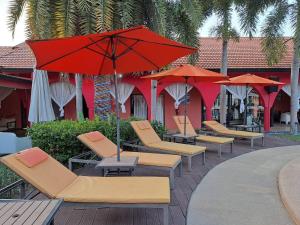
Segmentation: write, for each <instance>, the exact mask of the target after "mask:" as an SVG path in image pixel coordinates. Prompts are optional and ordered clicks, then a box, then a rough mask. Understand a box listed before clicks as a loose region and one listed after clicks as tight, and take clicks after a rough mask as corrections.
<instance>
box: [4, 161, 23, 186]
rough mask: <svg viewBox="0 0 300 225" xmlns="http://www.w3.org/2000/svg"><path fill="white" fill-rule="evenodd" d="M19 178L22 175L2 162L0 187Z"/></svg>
mask: <svg viewBox="0 0 300 225" xmlns="http://www.w3.org/2000/svg"><path fill="white" fill-rule="evenodd" d="M19 179H20V177H18V176H17V175H16V174H15V173H14V172H12V171H11V170H10V169H8V168H7V167H6V166H4V165H2V164H0V189H1V188H4V187H6V186H7V185H9V184H12V183H14V182H16V181H17V180H19Z"/></svg>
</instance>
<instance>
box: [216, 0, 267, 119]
mask: <svg viewBox="0 0 300 225" xmlns="http://www.w3.org/2000/svg"><path fill="white" fill-rule="evenodd" d="M270 2H272V1H271V0H213V4H212V8H213V12H214V13H215V14H216V15H217V17H218V20H219V21H218V24H217V25H216V26H215V27H213V28H212V29H211V33H212V34H213V35H214V36H216V37H218V38H219V39H221V40H222V58H221V70H220V72H221V73H223V74H224V75H227V70H228V42H229V40H233V41H239V33H238V32H237V30H235V29H234V28H233V26H232V14H233V12H234V9H235V10H236V11H237V13H238V15H239V18H240V23H241V30H242V31H243V32H244V33H245V34H247V35H249V37H250V38H251V37H252V35H253V33H255V32H256V28H257V22H258V17H259V14H260V13H262V12H263V11H264V10H265V9H267V7H268V6H269V4H270ZM220 122H221V123H223V124H224V123H226V88H225V86H224V85H222V86H221V92H220Z"/></svg>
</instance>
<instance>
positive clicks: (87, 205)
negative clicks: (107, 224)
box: [63, 202, 169, 225]
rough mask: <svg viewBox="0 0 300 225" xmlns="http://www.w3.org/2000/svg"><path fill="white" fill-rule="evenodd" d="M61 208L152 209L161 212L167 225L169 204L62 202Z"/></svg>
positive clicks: (164, 224) (164, 223)
mask: <svg viewBox="0 0 300 225" xmlns="http://www.w3.org/2000/svg"><path fill="white" fill-rule="evenodd" d="M63 206H66V207H68V206H71V207H78V208H154V209H162V210H163V225H169V204H159V203H157V204H152V203H149V204H146V203H142V204H140V203H132V204H130V203H129V204H117V203H116V204H113V203H103V204H102V203H76V202H74V203H73V202H63Z"/></svg>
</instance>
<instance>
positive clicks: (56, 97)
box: [50, 81, 76, 117]
mask: <svg viewBox="0 0 300 225" xmlns="http://www.w3.org/2000/svg"><path fill="white" fill-rule="evenodd" d="M50 95H51V98H52V99H53V101H54V102H55V103H56V104H57V105H58V106H59V111H60V116H61V117H62V116H64V113H65V112H64V106H65V105H67V104H68V103H69V102H70V101H71V100H72V99H73V98H74V97H75V95H76V87H75V86H74V85H72V84H70V83H69V82H66V81H61V82H57V83H53V84H51V85H50Z"/></svg>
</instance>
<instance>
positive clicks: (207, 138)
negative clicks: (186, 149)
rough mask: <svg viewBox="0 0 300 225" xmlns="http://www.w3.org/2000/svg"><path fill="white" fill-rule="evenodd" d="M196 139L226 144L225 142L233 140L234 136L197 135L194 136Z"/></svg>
mask: <svg viewBox="0 0 300 225" xmlns="http://www.w3.org/2000/svg"><path fill="white" fill-rule="evenodd" d="M196 140H199V141H204V142H210V143H216V144H227V143H232V142H233V141H234V138H228V137H215V136H208V135H199V136H197V137H196Z"/></svg>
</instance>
